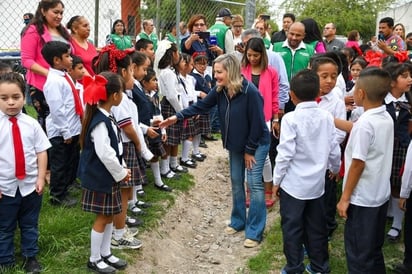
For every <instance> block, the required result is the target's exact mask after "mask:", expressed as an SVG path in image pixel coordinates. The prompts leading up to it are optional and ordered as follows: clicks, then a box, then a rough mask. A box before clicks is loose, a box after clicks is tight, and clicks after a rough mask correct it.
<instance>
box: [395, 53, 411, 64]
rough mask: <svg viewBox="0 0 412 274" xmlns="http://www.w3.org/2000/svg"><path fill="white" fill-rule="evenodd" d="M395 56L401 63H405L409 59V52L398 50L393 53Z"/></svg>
mask: <svg viewBox="0 0 412 274" xmlns="http://www.w3.org/2000/svg"><path fill="white" fill-rule="evenodd" d="M393 56H394V57H395V58H396V59H398V62H399V63H403V62H406V61H408V60H409V56H408V52H407V51H397V52H395V53H394V54H393Z"/></svg>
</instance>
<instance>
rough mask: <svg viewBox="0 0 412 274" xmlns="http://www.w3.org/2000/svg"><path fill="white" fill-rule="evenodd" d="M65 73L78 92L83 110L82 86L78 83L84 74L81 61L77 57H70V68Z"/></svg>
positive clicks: (84, 69)
mask: <svg viewBox="0 0 412 274" xmlns="http://www.w3.org/2000/svg"><path fill="white" fill-rule="evenodd" d="M67 73H68V74H69V75H70V77H71V78H72V80H73V82H74V86H75V88H76V89H77V90H78V92H79V97H80V101H81V102H82V106H83V109H85V107H86V106H85V104H84V102H83V85H82V84H81V83H80V82H79V81H80V80H81V79H83V76H84V75H85V74H86V68H85V67H84V64H83V60H82V59H81V58H80V57H79V56H77V55H72V66H71V68H69V69H68V70H67Z"/></svg>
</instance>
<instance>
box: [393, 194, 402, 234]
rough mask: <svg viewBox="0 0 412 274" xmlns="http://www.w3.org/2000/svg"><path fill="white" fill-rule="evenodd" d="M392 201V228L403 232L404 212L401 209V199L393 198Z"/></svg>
mask: <svg viewBox="0 0 412 274" xmlns="http://www.w3.org/2000/svg"><path fill="white" fill-rule="evenodd" d="M391 200H392V213H393V223H392V227H394V228H397V229H399V230H401V229H402V221H403V215H404V212H403V211H402V210H401V209H400V208H399V198H394V197H391Z"/></svg>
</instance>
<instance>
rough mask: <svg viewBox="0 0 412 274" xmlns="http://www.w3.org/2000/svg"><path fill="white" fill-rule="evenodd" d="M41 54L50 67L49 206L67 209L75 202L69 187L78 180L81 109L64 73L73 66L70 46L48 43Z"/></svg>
mask: <svg viewBox="0 0 412 274" xmlns="http://www.w3.org/2000/svg"><path fill="white" fill-rule="evenodd" d="M41 53H42V55H43V57H44V59H45V60H46V61H47V63H49V64H50V67H51V68H50V69H49V73H48V75H47V80H46V83H45V84H44V88H43V91H44V96H45V98H46V101H47V103H48V104H49V107H50V115H48V116H47V118H46V128H47V136H48V137H49V140H50V142H51V144H52V147H51V149H50V151H49V153H50V154H49V157H50V159H49V161H50V203H51V204H52V205H61V206H67V207H70V206H74V205H75V204H76V200H75V199H73V198H70V197H69V195H68V188H69V187H70V186H71V185H72V184H73V183H75V181H76V177H77V176H76V174H77V167H78V165H79V157H80V146H79V135H80V131H81V117H82V115H83V107H82V103H81V101H80V96H79V92H78V91H77V90H76V89H75V87H74V83H73V81H72V79H71V78H70V76H69V75H68V74H67V73H66V72H65V70H68V69H70V68H71V67H72V57H71V56H70V46H69V45H68V44H66V43H64V42H60V41H50V42H47V43H46V44H45V45H44V47H43V49H42V51H41Z"/></svg>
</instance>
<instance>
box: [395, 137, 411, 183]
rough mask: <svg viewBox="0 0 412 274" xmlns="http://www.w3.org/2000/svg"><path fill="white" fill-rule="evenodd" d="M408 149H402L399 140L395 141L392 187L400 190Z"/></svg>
mask: <svg viewBox="0 0 412 274" xmlns="http://www.w3.org/2000/svg"><path fill="white" fill-rule="evenodd" d="M407 150H408V147H402V145H401V143H400V142H399V140H398V138H395V139H394V140H393V156H392V157H393V158H392V172H391V187H394V188H399V189H400V187H401V184H402V176H401V174H400V172H401V168H402V166H403V165H404V163H405V158H406V151H407Z"/></svg>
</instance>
